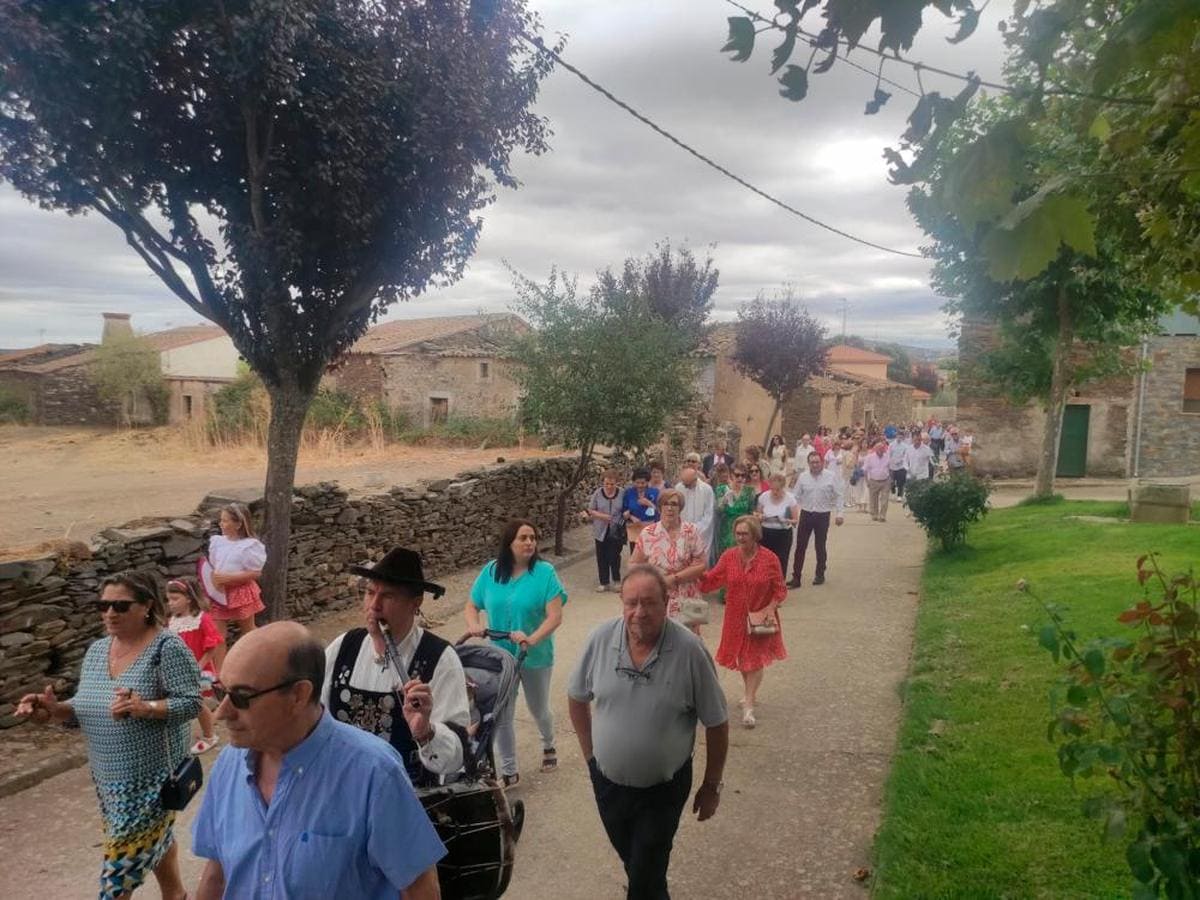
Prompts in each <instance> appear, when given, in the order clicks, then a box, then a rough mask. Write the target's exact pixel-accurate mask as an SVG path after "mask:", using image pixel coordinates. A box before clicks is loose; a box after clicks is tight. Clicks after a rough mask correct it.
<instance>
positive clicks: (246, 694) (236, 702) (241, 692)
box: [212, 678, 307, 709]
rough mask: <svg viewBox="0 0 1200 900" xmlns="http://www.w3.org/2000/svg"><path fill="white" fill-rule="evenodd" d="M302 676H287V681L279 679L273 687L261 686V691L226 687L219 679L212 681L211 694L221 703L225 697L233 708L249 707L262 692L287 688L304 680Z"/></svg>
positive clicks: (268, 692)
mask: <svg viewBox="0 0 1200 900" xmlns="http://www.w3.org/2000/svg"><path fill="white" fill-rule="evenodd" d="M305 680H307V679H304V678H289V679H288V680H287V681H281V682H279V684H277V685H275V686H274V687H269V688H263V689H262V690H261V691H248V690H246V689H245V688H227V687H225V685H223V684H221V682H219V681H214V682H213V684H212V692H213V696H214V697H216V698H217V702H218V703H221V702H223V701H224V700H225V698H226V697H228V698H229V702H230V703H232V704H233V708H234V709H249V708H250V704H251V702H252V701H254V700H257V699H258V698H259V697H261V696H263V694H271V693H274V692H275V691H282V690H283V689H284V688H289V687H291V686H292V685H293V684H296V683H297V682H299V681H305Z"/></svg>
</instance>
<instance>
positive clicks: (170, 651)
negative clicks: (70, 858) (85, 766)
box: [70, 631, 200, 900]
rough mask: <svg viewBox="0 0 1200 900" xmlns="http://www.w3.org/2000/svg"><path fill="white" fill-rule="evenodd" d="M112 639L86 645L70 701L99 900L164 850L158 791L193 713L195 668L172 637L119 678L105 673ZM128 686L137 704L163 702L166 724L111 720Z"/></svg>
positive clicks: (168, 814) (153, 645)
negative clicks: (91, 820)
mask: <svg viewBox="0 0 1200 900" xmlns="http://www.w3.org/2000/svg"><path fill="white" fill-rule="evenodd" d="M111 644H112V638H111V637H103V638H100V640H98V641H95V642H94V643H93V644H92V645H91V646H90V647H88V650H87V654H86V655H85V656H84V658H83V668H82V669H81V671H80V673H79V690H77V691H76V692H75V696H74V697H73V698H71V701H70V702H71V706H72V707H73V708H74V710H75V718H76V719H77V720H78V721H79V727H80V728H81V729H82V730H83V733H84V735H85V736H86V737H87V742H88V762H89V763H90V765H91V769H92V779H93V780H94V781H95V782H96V794H97V796H98V797H99V798H100V815H101V816H102V817H103V819H104V865H103V868H102V869H101V872H100V897H101V900H110V898H113V897H119V896H121V895H122V894H127V893H129V892H130V891H133V890H134V889H135V888H137V887H139V886H140V885H141V884H142V882H144V881H145V880H146V875H147V874H148V873H149V872H152V871H153V870H154V869H155V868H157V866H158V864H159V863H160V862H161V861H162V858H163V856H164V854H166V852H167V851H168V850H169V849H170V848H171V844H172V843H173V842H174V840H175V835H174V833H173V832H172V830H171V825H172V824H173V823H174V821H175V813H174V812H172V811H169V810H166V809H163V806H162V804H161V803H160V802H159V799H158V792H159V789H160V788H161V787H162V784H163V781H165V780H166V777H167V775H168V774H169V773H170V772H171V771H172V770H174V768H175V766H176V765H178V764H179V762H180V761H181V760H182V759H183V757H184V755H185V754H186V753H187V751H188V743H189V741H190V739H191V728H190V726H189V724H188V723H189V722H190V721H191V720H192V719H194V718H195V717H196V715H197V713H199V711H200V670H199V668H198V667H197V666H196V660H195V658H194V657H193V656H192V651H190V650H189V649H188V648H187V645H186V644H184V643H183V641H181V640H180V639H179V638H178V637H177V636H176V635H174V634H171V633H170V632H169V631H161V632H159V634H157V635H156V636H155V637H154V639H153V640H152V641H150V643H149V644H148V645H147V646H146V648H145V649H144V650H142V652H141V654H140V655H139V656H138V657H137V659H135V660H134V661H133V662H132V663H131V664H130V665H129V668H127V669H126V670H125V671H124V672H122V673H121V675H120V677H118V678H112V677H111V676H110V675H109V669H108V653H109V647H110V645H111ZM119 687H125V688H129V689H130V690H131V691H134V692H136V693H137V694H138V695H139V696H141V698H142V699H143V700H161V699H162V698H163V697H166V698H167V718H166V719H165V720H164V719H132V718H130V719H114V718H113V717H112V713H111V712H110V709H109V708H110V707H111V705H112V702H113V696H114V692H115V691H116V689H117V688H119Z"/></svg>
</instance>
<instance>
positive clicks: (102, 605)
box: [94, 600, 137, 613]
mask: <svg viewBox="0 0 1200 900" xmlns="http://www.w3.org/2000/svg"><path fill="white" fill-rule="evenodd" d="M136 602H137V601H135V600H97V601H96V602H95V604H94V605H95V607H96V609H97V610H99V611H100V612H108V611H109V610H110V609H111V610H112V611H113V612H118V613H127V612H129V608H130V607H131V606H133V604H134V603H136Z"/></svg>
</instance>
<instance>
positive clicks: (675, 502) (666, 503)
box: [658, 500, 683, 507]
mask: <svg viewBox="0 0 1200 900" xmlns="http://www.w3.org/2000/svg"><path fill="white" fill-rule="evenodd" d="M658 505H659V506H663V507H666V506H683V504H682V503H680V502H679V501H678V500H668V501H666V502H665V503H660V504H658Z"/></svg>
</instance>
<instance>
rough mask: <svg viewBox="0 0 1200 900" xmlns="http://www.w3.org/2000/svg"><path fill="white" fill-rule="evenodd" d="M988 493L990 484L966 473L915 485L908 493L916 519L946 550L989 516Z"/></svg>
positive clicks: (954, 545) (957, 543)
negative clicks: (973, 524) (971, 527)
mask: <svg viewBox="0 0 1200 900" xmlns="http://www.w3.org/2000/svg"><path fill="white" fill-rule="evenodd" d="M989 493H991V488H989V487H988V484H987V482H985V481H982V480H981V479H979V478H976V477H975V476H974V475H969V474H967V473H966V472H956V473H954V474H953V475H950V476H949V477H948V478H931V479H928V480H925V481H917V482H912V483H910V486H909V487H908V488H907V489H906V490H905V494H906V495H907V497H908V508H909V509H910V510H911V511H912V514H913V518H914V519H916V520H917V522H918V523H919V524H920V526H921V527H922V528H924V529H925V532H926V534H928V535H929V536H930V537H931V538H936V539H937V540H939V541H941V542H942V549H943V550H950V549H952V548H954V547H957V546H958V545H959V544H961V543H963V541H965V540H966V537H967V527H968V526H969V525H971V524H972V523H974V522H978V521H979V520H980V519H982V518H983V517H984V516H985V515H986V514H987V508H988V507H987V501H988V494H989Z"/></svg>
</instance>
